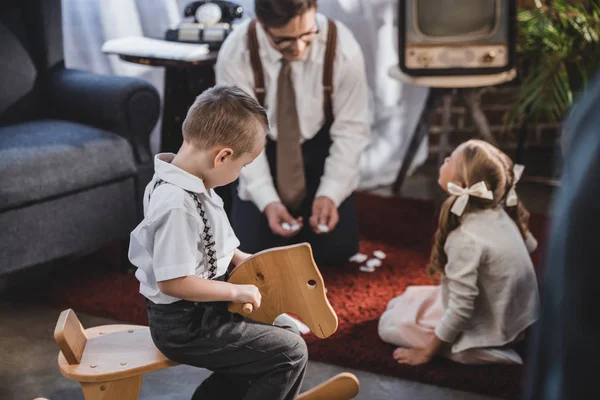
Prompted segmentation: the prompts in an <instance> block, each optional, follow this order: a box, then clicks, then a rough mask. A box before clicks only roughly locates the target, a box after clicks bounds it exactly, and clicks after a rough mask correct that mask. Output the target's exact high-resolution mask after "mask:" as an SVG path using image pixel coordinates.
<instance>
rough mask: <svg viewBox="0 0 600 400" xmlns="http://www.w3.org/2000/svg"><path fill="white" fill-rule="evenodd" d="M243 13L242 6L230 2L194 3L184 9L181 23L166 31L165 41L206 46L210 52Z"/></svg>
mask: <svg viewBox="0 0 600 400" xmlns="http://www.w3.org/2000/svg"><path fill="white" fill-rule="evenodd" d="M243 13H244V9H243V8H242V6H240V5H239V4H236V3H234V2H231V1H225V0H202V1H194V2H192V3H190V4H188V5H187V6H186V7H185V9H184V11H183V16H184V20H183V22H181V23H180V24H179V26H178V27H177V28H175V29H169V30H168V31H167V33H166V35H165V36H166V40H169V41H173V42H185V43H198V44H208V46H209V48H210V49H211V50H217V49H219V48H220V47H221V45H222V44H223V42H224V41H225V38H227V36H228V35H229V34H230V33H231V31H232V30H233V28H234V24H235V22H237V21H238V20H240V19H241V18H242V15H243Z"/></svg>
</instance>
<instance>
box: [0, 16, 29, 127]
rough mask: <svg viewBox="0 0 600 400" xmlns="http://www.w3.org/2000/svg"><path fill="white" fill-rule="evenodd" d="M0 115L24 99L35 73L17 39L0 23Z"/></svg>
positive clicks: (27, 54)
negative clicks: (0, 89)
mask: <svg viewBox="0 0 600 400" xmlns="http://www.w3.org/2000/svg"><path fill="white" fill-rule="evenodd" d="M0 43H1V45H0V88H2V92H1V93H0V115H2V114H3V113H4V111H6V110H7V109H9V108H10V107H11V106H12V105H14V104H15V103H17V102H18V101H19V100H20V99H22V98H23V97H25V96H26V95H27V94H28V93H29V92H31V90H32V89H33V87H34V85H35V80H36V77H37V71H36V69H35V66H34V65H33V61H32V60H31V58H30V57H29V53H28V52H27V50H26V49H25V48H24V47H23V45H22V43H21V42H20V41H19V39H18V38H17V37H16V36H15V35H14V34H13V33H12V32H11V31H10V30H9V29H8V28H7V27H6V26H5V25H4V24H2V23H0Z"/></svg>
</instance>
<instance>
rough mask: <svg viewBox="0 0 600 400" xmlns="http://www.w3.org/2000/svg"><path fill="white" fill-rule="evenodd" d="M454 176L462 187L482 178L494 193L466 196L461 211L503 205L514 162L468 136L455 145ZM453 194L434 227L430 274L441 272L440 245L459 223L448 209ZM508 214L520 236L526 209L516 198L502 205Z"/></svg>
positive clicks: (523, 231) (525, 228)
mask: <svg viewBox="0 0 600 400" xmlns="http://www.w3.org/2000/svg"><path fill="white" fill-rule="evenodd" d="M457 151H458V158H457V168H456V176H455V177H453V181H456V182H458V183H460V184H461V186H462V187H470V186H472V185H474V184H476V183H478V182H481V181H483V182H485V184H486V186H487V188H488V189H489V190H491V191H492V192H493V193H494V199H493V200H487V199H482V198H479V197H473V196H472V197H470V198H469V202H468V203H467V207H466V208H465V211H464V214H463V215H466V214H468V213H469V212H473V211H476V210H485V209H493V208H497V207H505V204H506V196H507V194H508V192H509V190H510V188H511V187H512V185H513V184H514V181H515V175H514V171H513V167H514V164H513V162H512V160H511V159H510V157H508V156H507V155H506V154H505V153H503V152H502V151H500V150H499V149H497V148H496V147H494V146H492V145H491V144H489V143H487V142H484V141H481V140H469V141H468V142H465V143H463V144H461V145H460V146H459V147H458V148H457ZM456 199H457V196H452V195H451V196H450V197H448V199H446V200H445V201H444V203H443V204H442V208H441V211H440V217H439V223H438V229H437V232H436V233H435V237H434V244H433V248H432V250H431V256H430V258H429V265H428V271H429V274H430V275H431V276H432V277H435V276H436V275H437V274H440V273H443V272H444V267H445V265H446V263H447V262H448V258H447V255H446V252H445V250H444V246H445V244H446V239H447V238H448V235H449V234H450V232H452V231H453V230H455V229H456V228H458V226H459V225H460V217H458V216H457V215H455V214H453V213H451V212H450V209H451V208H452V205H453V204H454V202H455V201H456ZM506 211H507V213H508V215H509V216H510V217H511V218H512V219H513V220H514V221H515V223H516V224H517V227H518V228H519V231H520V232H521V235H522V236H523V239H525V235H526V234H527V231H528V229H529V228H528V222H529V212H528V211H527V209H526V208H525V206H524V205H523V204H522V203H521V201H519V202H518V204H517V207H508V208H506Z"/></svg>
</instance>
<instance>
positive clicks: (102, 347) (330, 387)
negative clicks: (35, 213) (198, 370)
mask: <svg viewBox="0 0 600 400" xmlns="http://www.w3.org/2000/svg"><path fill="white" fill-rule="evenodd" d="M229 282H231V283H235V284H253V285H256V286H257V287H258V289H259V291H260V293H261V295H262V304H261V307H260V308H258V309H253V307H252V304H233V303H232V304H230V305H229V311H231V312H236V313H240V314H243V315H245V316H246V317H248V318H251V319H253V320H255V321H258V322H263V323H267V324H272V323H274V321H275V318H277V317H278V316H279V315H281V314H283V313H291V314H294V315H296V316H298V317H299V318H300V319H301V320H302V321H303V322H304V323H305V324H306V325H307V326H308V327H309V328H310V329H311V331H312V332H313V333H314V334H315V335H316V336H317V337H319V338H321V339H325V338H327V337H329V336H331V335H332V334H333V333H334V332H335V331H336V329H337V326H338V319H337V315H336V314H335V311H334V310H333V308H332V307H331V305H330V304H329V301H328V300H327V297H326V295H325V287H324V282H323V277H322V276H321V273H320V272H319V270H318V268H317V266H316V265H315V262H314V260H313V257H312V250H311V248H310V245H309V244H307V243H303V244H299V245H294V246H287V247H280V248H275V249H270V250H265V251H262V252H260V253H257V254H255V255H253V256H251V257H250V258H248V259H247V260H245V261H244V262H243V263H241V264H240V265H238V266H237V267H236V268H235V269H234V270H233V271H232V272H231V275H230V278H229ZM54 338H55V340H56V343H57V344H58V347H59V348H60V353H59V355H58V366H59V369H60V372H61V373H62V374H63V375H64V376H65V377H67V378H69V379H71V380H74V381H77V382H79V383H80V384H81V387H82V389H83V393H84V395H85V398H86V400H91V399H94V400H109V399H111V400H112V399H122V400H134V399H137V398H138V396H139V393H140V389H141V385H142V375H143V374H145V373H148V372H152V371H157V370H160V369H165V368H169V367H172V366H175V365H177V363H176V362H174V361H171V360H169V359H167V358H166V357H165V356H164V355H163V354H162V353H161V352H160V351H159V350H158V349H157V348H156V347H155V346H154V343H153V342H152V339H151V337H150V330H149V328H148V327H145V326H139V325H105V326H98V327H94V328H89V329H86V330H84V329H83V327H82V326H81V323H80V322H79V320H78V319H77V316H76V315H75V313H74V312H73V310H71V309H69V310H65V311H63V312H62V313H61V315H60V317H59V319H58V322H57V324H56V329H55V331H54ZM358 392H359V382H358V379H357V378H356V376H354V375H353V374H350V373H346V372H345V373H342V374H339V375H337V376H334V377H333V378H331V379H329V380H327V381H325V382H323V383H322V384H320V385H318V386H317V387H315V388H313V389H311V390H309V391H307V392H304V393H302V394H300V395H299V396H298V399H302V400H325V399H327V400H349V399H352V398H354V397H356V395H357V394H358Z"/></svg>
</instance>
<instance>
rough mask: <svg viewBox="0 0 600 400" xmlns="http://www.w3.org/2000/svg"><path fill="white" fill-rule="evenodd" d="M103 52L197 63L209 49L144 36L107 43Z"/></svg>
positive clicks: (204, 46) (205, 46)
mask: <svg viewBox="0 0 600 400" xmlns="http://www.w3.org/2000/svg"><path fill="white" fill-rule="evenodd" d="M102 52H103V53H108V54H120V55H127V56H133V57H151V58H163V59H167V60H185V61H195V60H199V59H201V58H202V57H203V56H204V55H206V54H208V53H209V49H208V45H207V44H194V43H177V42H169V41H166V40H159V39H151V38H147V37H143V36H129V37H124V38H119V39H112V40H109V41H107V42H105V43H104V45H103V46H102Z"/></svg>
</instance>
